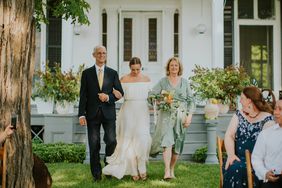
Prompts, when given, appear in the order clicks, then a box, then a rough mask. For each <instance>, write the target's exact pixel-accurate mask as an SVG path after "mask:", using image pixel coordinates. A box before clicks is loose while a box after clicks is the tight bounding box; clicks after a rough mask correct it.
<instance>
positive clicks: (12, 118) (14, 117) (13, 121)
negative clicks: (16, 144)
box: [11, 114, 18, 129]
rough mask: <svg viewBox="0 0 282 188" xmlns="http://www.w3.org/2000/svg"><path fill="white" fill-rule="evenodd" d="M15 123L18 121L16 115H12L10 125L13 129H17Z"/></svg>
mask: <svg viewBox="0 0 282 188" xmlns="http://www.w3.org/2000/svg"><path fill="white" fill-rule="evenodd" d="M17 121H18V116H17V115H16V114H12V117H11V125H12V126H13V129H17Z"/></svg>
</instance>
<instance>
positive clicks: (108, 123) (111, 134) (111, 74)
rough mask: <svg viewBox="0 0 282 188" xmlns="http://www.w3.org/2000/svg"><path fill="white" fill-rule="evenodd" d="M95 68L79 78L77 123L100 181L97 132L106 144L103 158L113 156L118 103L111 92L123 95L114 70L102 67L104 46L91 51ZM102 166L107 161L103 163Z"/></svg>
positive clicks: (99, 146) (91, 163) (97, 178)
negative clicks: (83, 130) (85, 133)
mask: <svg viewBox="0 0 282 188" xmlns="http://www.w3.org/2000/svg"><path fill="white" fill-rule="evenodd" d="M93 57H94V58H95V60H96V62H95V65H94V66H92V67H90V68H88V69H86V70H84V71H83V73H82V76H81V86H80V101H79V112H78V116H79V123H80V125H81V126H85V125H87V130H88V142H89V150H90V168H91V173H92V175H93V180H94V181H99V180H101V173H102V170H101V164H100V148H101V144H100V128H101V125H102V126H103V129H104V141H105V143H106V151H105V158H106V157H107V156H110V155H112V153H113V152H114V150H115V147H116V143H117V142H116V123H115V121H116V108H115V101H116V100H118V99H117V98H116V97H115V95H114V94H113V93H112V92H113V89H116V90H118V91H119V92H120V93H121V95H123V90H122V86H121V83H120V81H119V77H118V74H117V72H116V71H115V70H113V69H111V68H109V67H107V66H106V65H105V63H106V58H107V51H106V48H105V47H104V46H96V47H95V48H94V51H93ZM104 161H105V163H106V160H105V159H104Z"/></svg>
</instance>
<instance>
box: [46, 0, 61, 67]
mask: <svg viewBox="0 0 282 188" xmlns="http://www.w3.org/2000/svg"><path fill="white" fill-rule="evenodd" d="M47 3H48V6H51V7H52V6H53V4H54V3H55V1H54V0H49V1H48V2H47ZM47 19H48V21H49V24H47V28H46V29H47V32H46V35H47V36H46V45H47V46H46V49H47V52H46V53H47V61H48V62H49V64H48V65H49V66H50V67H52V66H54V63H61V53H62V52H61V51H62V19H61V17H59V18H58V17H55V16H54V15H53V12H52V11H50V10H48V11H47Z"/></svg>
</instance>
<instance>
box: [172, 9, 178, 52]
mask: <svg viewBox="0 0 282 188" xmlns="http://www.w3.org/2000/svg"><path fill="white" fill-rule="evenodd" d="M173 24H174V27H173V28H174V29H173V35H174V36H173V39H174V41H173V46H174V48H173V49H174V50H173V51H174V57H179V14H178V10H176V11H175V14H174V23H173Z"/></svg>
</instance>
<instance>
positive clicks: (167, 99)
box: [149, 90, 178, 111]
mask: <svg viewBox="0 0 282 188" xmlns="http://www.w3.org/2000/svg"><path fill="white" fill-rule="evenodd" d="M149 102H150V103H151V104H153V106H156V107H157V110H161V111H170V110H171V109H172V108H177V105H178V102H176V101H175V100H174V92H172V91H171V92H169V91H166V90H162V91H161V93H159V94H153V95H150V96H149Z"/></svg>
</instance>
